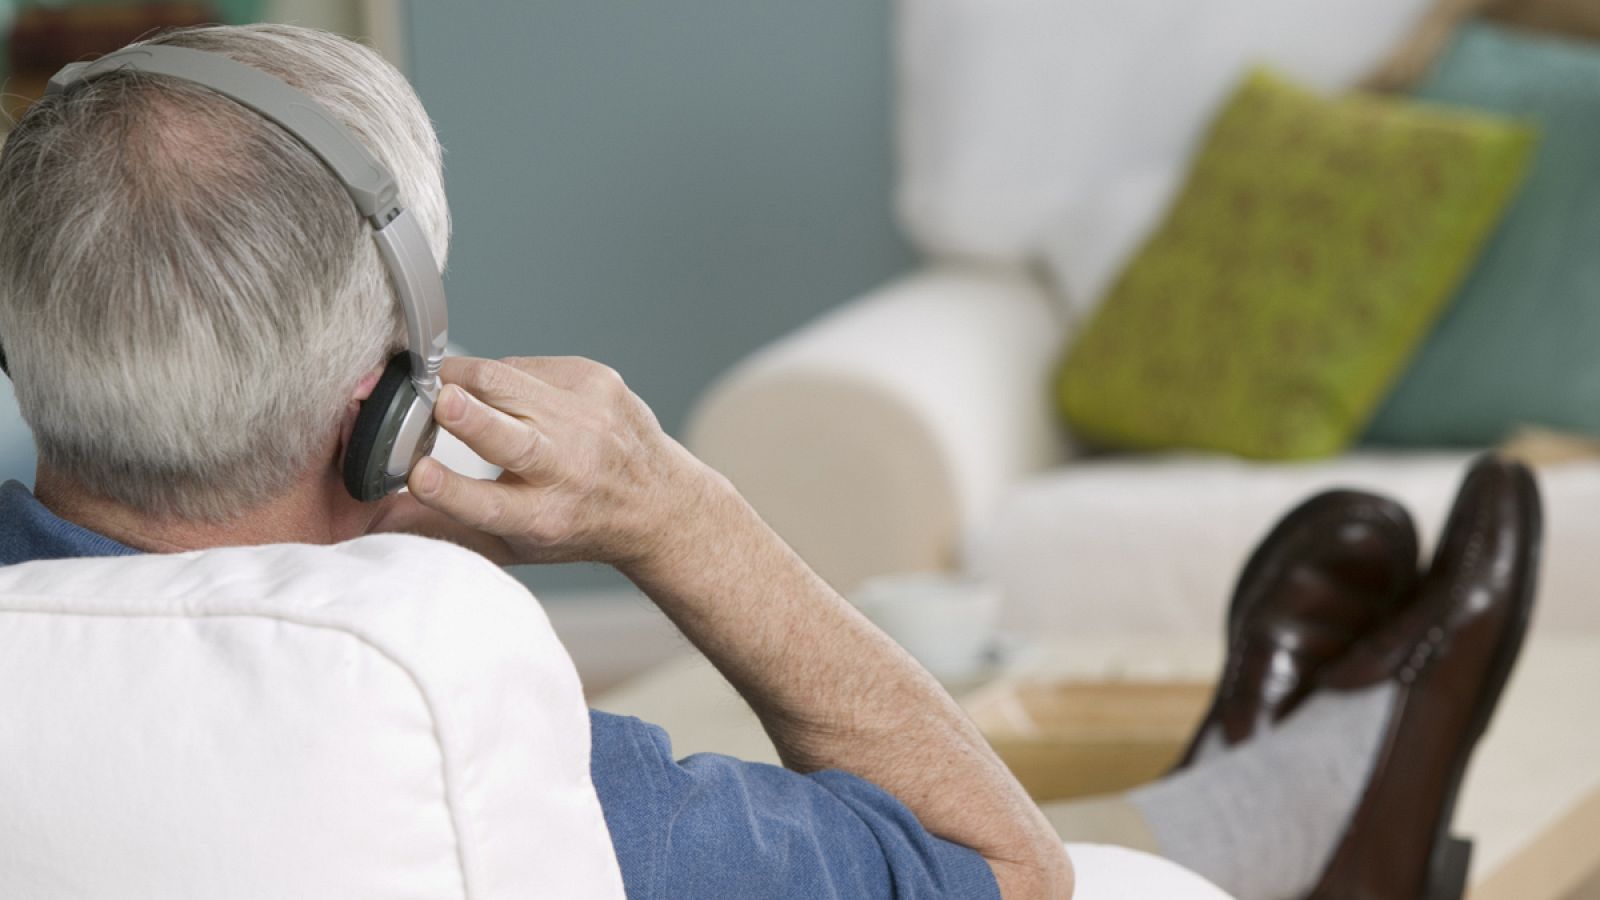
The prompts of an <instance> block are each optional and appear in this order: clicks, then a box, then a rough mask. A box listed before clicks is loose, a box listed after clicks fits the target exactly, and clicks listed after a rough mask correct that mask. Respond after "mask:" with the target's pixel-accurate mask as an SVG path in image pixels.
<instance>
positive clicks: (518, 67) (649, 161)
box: [409, 0, 911, 589]
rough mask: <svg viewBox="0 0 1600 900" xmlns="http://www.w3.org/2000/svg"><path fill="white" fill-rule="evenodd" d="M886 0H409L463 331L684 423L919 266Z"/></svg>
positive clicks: (454, 323) (552, 576)
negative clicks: (911, 247) (896, 135)
mask: <svg viewBox="0 0 1600 900" xmlns="http://www.w3.org/2000/svg"><path fill="white" fill-rule="evenodd" d="M889 5H890V4H889V2H888V0H868V2H863V0H804V2H795V0H786V2H778V0H517V2H513V0H501V2H482V0H415V2H412V3H410V5H409V17H410V19H409V24H410V26H411V32H412V47H411V48H410V52H409V62H410V69H411V76H412V79H413V81H414V82H415V83H416V86H417V89H418V91H420V92H421V94H422V99H423V101H424V102H425V103H426V104H427V106H428V109H429V111H430V112H431V113H432V115H433V117H434V120H435V121H436V123H437V124H438V128H439V133H440V136H441V138H442V139H443V141H444V143H445V147H446V151H447V155H446V168H447V178H448V185H449V190H450V198H451V206H452V208H453V211H454V213H455V216H456V237H455V241H454V245H453V249H452V251H451V259H450V269H449V273H448V286H449V290H450V297H451V307H450V310H451V336H452V338H453V339H455V340H457V341H460V342H461V343H462V344H464V345H465V346H467V347H468V348H470V349H471V350H472V351H473V352H475V353H478V354H480V355H486V356H499V355H507V354H579V355H583V356H590V357H594V358H596V359H599V360H602V361H604V362H606V363H608V364H610V365H611V366H613V367H614V368H616V369H617V370H618V371H620V372H621V373H622V375H623V376H624V377H625V378H626V379H627V381H628V382H629V384H631V385H632V386H633V388H634V389H635V390H636V391H637V392H638V393H639V394H640V395H641V396H643V397H644V399H645V400H646V401H647V402H649V403H650V405H651V406H652V407H653V408H654V409H655V410H656V412H657V414H658V415H659V416H660V418H661V421H662V423H663V424H664V425H665V426H666V427H667V428H668V429H669V430H671V431H673V432H675V433H677V432H679V431H680V429H681V426H682V425H683V424H684V419H685V416H686V414H687V412H688V411H689V408H690V406H691V404H692V403H693V401H694V399H695V397H696V396H697V395H698V394H699V393H700V392H701V390H702V389H704V388H705V387H706V385H707V384H708V383H709V382H710V381H711V380H712V379H713V378H714V377H715V376H716V375H717V374H718V373H719V372H721V371H723V370H724V369H726V368H727V367H728V366H730V365H732V364H733V363H734V362H735V361H737V360H738V359H739V358H740V357H742V356H743V355H745V354H746V353H748V352H750V351H751V350H753V349H755V348H756V347H758V346H760V345H761V344H762V343H764V342H766V341H768V340H771V339H772V338H775V337H777V336H779V335H781V334H783V333H785V332H787V331H789V330H791V329H793V328H795V327H796V326H798V325H800V324H801V323H803V322H805V321H807V320H808V319H811V318H813V317H814V316H816V315H817V314H818V313H819V312H821V311H823V310H825V309H827V308H829V307H831V306H834V305H836V304H838V303H841V302H843V301H845V300H847V299H849V298H850V297H852V296H854V295H856V294H858V293H860V292H861V291H864V290H866V289H868V288H871V287H872V286H874V285H876V284H878V283H881V282H882V281H883V280H885V279H886V278H889V277H891V276H893V275H895V274H896V273H898V272H900V271H903V270H904V269H906V268H907V267H908V266H909V265H910V264H911V255H910V252H909V251H908V250H907V248H906V247H905V245H904V244H903V243H902V242H901V240H900V238H899V237H898V233H897V231H896V229H895V228H894V226H893V224H892V222H891V218H890V191H891V166H890V153H891V146H890V123H891V108H890V105H889V90H890V56H889V40H890V39H889ZM528 578H529V581H530V583H532V584H534V585H535V587H542V588H545V589H550V588H563V587H573V586H577V585H597V584H600V583H603V582H602V580H601V579H599V578H598V577H597V576H595V575H594V574H593V573H577V574H574V573H570V572H566V573H563V572H559V571H557V572H551V571H545V572H541V573H537V574H531V575H530V576H529V577H528Z"/></svg>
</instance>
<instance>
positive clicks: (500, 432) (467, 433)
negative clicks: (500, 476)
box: [433, 384, 549, 481]
mask: <svg viewBox="0 0 1600 900" xmlns="http://www.w3.org/2000/svg"><path fill="white" fill-rule="evenodd" d="M433 417H434V419H435V420H436V421H438V423H439V424H440V425H442V426H444V427H445V429H446V430H448V431H449V432H450V433H451V434H453V435H455V436H456V437H458V438H460V439H461V441H462V443H464V444H466V445H467V446H468V447H470V448H472V451H473V452H474V453H476V454H478V455H479V456H481V457H483V458H484V459H486V460H488V461H489V462H491V463H494V464H495V465H497V466H499V467H500V468H502V469H505V470H506V471H508V472H514V473H516V474H517V475H518V476H519V477H521V478H523V479H525V480H529V481H537V480H538V474H539V473H538V469H539V467H540V465H541V464H543V463H545V462H546V460H545V455H546V454H545V452H544V451H545V448H546V447H547V446H548V443H549V442H548V440H547V439H546V438H545V437H544V435H542V434H540V433H539V431H538V429H536V428H534V427H533V426H532V425H530V424H528V423H527V422H524V421H522V420H520V419H517V418H514V417H512V416H509V415H507V414H505V413H503V412H501V411H500V410H498V409H495V408H494V407H492V406H490V405H488V404H487V403H484V402H482V401H480V400H478V399H477V398H476V397H474V396H472V395H471V394H469V393H467V391H466V390H464V389H463V388H461V387H460V386H459V385H454V384H447V385H445V386H444V389H443V390H441V391H440V392H439V403H438V405H437V406H435V407H434V411H433Z"/></svg>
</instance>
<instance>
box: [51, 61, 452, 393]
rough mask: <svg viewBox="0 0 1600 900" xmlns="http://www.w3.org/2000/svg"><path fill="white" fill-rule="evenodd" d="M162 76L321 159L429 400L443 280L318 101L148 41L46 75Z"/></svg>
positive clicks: (442, 318) (363, 157)
mask: <svg viewBox="0 0 1600 900" xmlns="http://www.w3.org/2000/svg"><path fill="white" fill-rule="evenodd" d="M120 71H134V72H144V73H149V74H152V75H165V76H168V77H171V78H178V79H181V80H183V81H188V82H191V83H193V84H197V85H199V86H201V87H204V88H209V89H210V90H212V91H215V92H217V93H219V94H221V95H223V96H224V97H227V98H228V99H230V100H233V101H235V102H237V103H239V104H241V105H243V106H245V107H248V108H250V109H252V110H254V111H255V112H257V113H259V114H260V115H262V116H265V117H266V118H268V119H271V120H272V121H273V122H276V123H277V124H278V125H279V126H280V127H282V128H283V129H284V130H285V131H287V132H288V133H289V134H290V135H292V136H293V137H294V138H295V139H296V140H298V141H299V142H300V143H301V144H304V145H305V147H306V148H307V149H308V150H310V151H311V152H312V153H313V154H315V155H316V156H317V158H318V159H320V160H322V162H323V163H324V164H325V165H327V167H328V170H329V171H331V172H332V173H333V174H334V176H335V177H336V178H338V179H339V181H340V183H341V184H343V185H344V188H345V190H346V191H347V192H348V193H349V194H350V199H351V200H352V201H353V202H354V203H355V205H356V209H357V210H358V211H360V213H361V215H362V216H363V217H364V218H365V219H366V220H367V222H368V224H369V225H371V227H372V236H373V240H374V241H376V242H377V245H378V250H379V254H380V255H381V256H382V257H383V261H384V264H385V266H387V267H388V269H389V274H390V276H391V278H390V280H391V281H392V283H393V284H394V287H395V292H396V293H397V294H399V298H400V308H401V311H402V312H403V314H404V316H405V321H406V345H407V351H408V352H409V355H410V357H411V380H412V382H413V383H414V384H415V385H416V387H417V392H418V394H420V395H421V396H422V397H423V398H424V399H426V400H427V401H428V402H429V403H430V405H431V403H432V401H433V399H434V398H435V397H436V396H437V394H438V390H439V365H440V363H441V362H442V361H443V360H444V351H445V343H446V341H447V336H448V321H449V320H448V313H447V310H446V306H445V294H444V281H443V279H442V278H441V277H440V275H439V264H438V261H437V260H435V259H434V256H433V250H432V248H431V247H429V245H428V240H427V236H426V235H424V234H423V232H422V227H421V225H420V224H419V223H418V222H417V221H416V218H415V216H413V215H412V214H411V212H410V211H409V210H406V209H404V208H402V207H401V206H400V205H399V193H400V191H399V187H398V185H397V184H396V182H395V179H394V176H393V175H392V174H390V172H389V170H388V169H387V168H385V167H384V165H383V164H382V163H381V162H379V161H378V158H377V157H376V156H374V155H373V154H372V152H371V151H370V150H368V149H367V148H366V146H365V145H363V144H362V143H361V142H360V141H359V140H357V139H356V137H355V135H353V134H351V133H350V130H349V129H347V128H346V127H345V126H344V125H343V124H342V123H340V122H339V121H337V120H336V119H334V118H333V116H332V115H330V114H329V113H328V111H327V109H326V108H325V107H323V106H322V104H320V103H318V102H317V101H316V100H314V99H312V98H311V97H309V96H307V95H306V94H305V93H304V92H302V91H300V90H297V89H295V88H294V87H291V86H290V85H289V84H287V83H286V82H284V81H283V80H282V79H279V78H276V77H274V76H272V75H270V74H268V73H266V72H263V71H261V70H260V69H257V68H255V67H253V66H249V65H246V64H244V63H241V62H238V61H236V60H234V59H230V58H229V57H226V56H223V55H221V54H217V53H208V52H206V51H204V50H192V49H190V48H188V47H172V46H167V45H164V44H146V45H141V46H138V47H129V48H126V49H123V50H118V51H117V52H115V53H110V54H107V55H106V56H103V57H101V58H100V59H97V60H95V61H94V62H88V63H72V64H70V65H68V66H66V67H65V68H63V69H62V70H61V71H60V72H57V73H56V74H55V76H54V77H53V78H51V79H50V84H49V87H48V89H47V93H49V94H60V93H64V92H66V91H68V90H70V89H71V88H72V87H73V86H74V85H77V84H80V83H82V82H84V81H88V80H91V79H93V78H97V77H100V76H102V75H107V74H110V73H112V72H120Z"/></svg>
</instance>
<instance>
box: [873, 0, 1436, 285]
mask: <svg viewBox="0 0 1600 900" xmlns="http://www.w3.org/2000/svg"><path fill="white" fill-rule="evenodd" d="M1431 5H1432V0H1181V2H1174V0H901V2H900V3H899V4H898V6H897V15H898V22H897V30H898V45H899V46H898V57H899V63H898V67H899V79H898V80H899V87H898V100H897V103H898V109H899V156H900V183H899V208H900V214H901V220H902V222H903V223H904V225H905V227H906V229H907V231H908V232H909V233H910V235H911V236H912V238H913V239H914V240H915V241H916V242H917V243H918V244H919V245H920V246H921V247H922V249H923V250H924V251H926V252H929V253H931V254H933V255H936V256H956V257H964V258H973V257H976V258H979V259H986V260H994V261H1002V262H1017V261H1023V260H1027V259H1030V258H1036V257H1039V256H1041V255H1045V254H1047V253H1050V252H1051V250H1052V248H1051V247H1050V246H1049V245H1050V244H1051V243H1052V242H1055V241H1057V240H1065V241H1067V242H1069V243H1072V244H1073V245H1074V247H1071V248H1069V250H1076V249H1079V248H1082V245H1083V244H1084V243H1086V242H1090V243H1101V242H1110V243H1112V244H1118V243H1120V244H1126V243H1127V242H1129V241H1134V240H1137V239H1138V238H1140V237H1142V233H1140V232H1141V229H1144V228H1146V227H1147V226H1148V225H1149V224H1150V223H1149V221H1148V220H1149V219H1150V218H1152V217H1153V216H1154V215H1156V214H1157V213H1159V211H1160V209H1161V208H1162V207H1163V205H1164V203H1165V201H1166V200H1167V199H1168V198H1169V196H1170V194H1171V192H1172V190H1173V188H1174V187H1175V184H1176V182H1177V180H1178V176H1179V175H1181V172H1182V170H1183V168H1184V167H1185V163H1186V161H1187V158H1188V155H1189V152H1190V150H1191V149H1192V147H1193V146H1195V145H1196V144H1197V143H1198V141H1199V139H1200V137H1201V135H1202V134H1203V131H1204V128H1205V126H1206V123H1207V122H1209V120H1210V117H1211V115H1212V112H1213V111H1214V110H1215V109H1216V108H1217V107H1218V106H1219V105H1220V103H1221V102H1222V101H1223V100H1224V99H1225V98H1226V96H1227V95H1228V93H1229V92H1230V91H1231V90H1232V88H1233V87H1234V85H1235V84H1236V83H1237V81H1238V80H1239V78H1240V76H1241V75H1242V74H1243V73H1244V72H1245V71H1246V70H1247V69H1248V68H1249V67H1250V66H1252V65H1254V64H1257V63H1265V64H1268V65H1271V66H1273V67H1275V68H1277V69H1279V70H1281V71H1283V72H1284V73H1286V74H1288V75H1290V76H1292V77H1295V78H1297V79H1299V80H1301V81H1304V82H1306V83H1308V84H1310V85H1312V86H1315V87H1320V88H1324V89H1333V88H1338V87H1344V86H1348V85H1351V84H1353V83H1355V82H1356V81H1357V80H1359V79H1360V78H1361V77H1362V76H1364V75H1366V74H1367V73H1368V72H1369V71H1370V70H1371V69H1373V68H1375V67H1376V66H1377V65H1378V64H1379V63H1380V62H1381V61H1382V60H1383V59H1384V57H1385V56H1386V55H1387V54H1388V53H1389V52H1390V51H1391V50H1393V49H1394V47H1395V46H1397V45H1398V44H1399V43H1400V41H1401V40H1402V39H1403V38H1404V37H1405V35H1406V34H1407V33H1408V32H1409V31H1410V30H1411V29H1412V28H1413V27H1414V26H1415V25H1416V24H1417V23H1418V22H1419V21H1420V19H1421V17H1422V15H1423V13H1424V12H1425V10H1426V8H1427V7H1429V6H1431ZM1063 229H1065V232H1066V233H1065V235H1064V236H1063V235H1062V234H1061V232H1062V230H1063ZM1125 249H1126V248H1125V247H1120V248H1119V247H1107V248H1105V249H1101V248H1099V247H1098V246H1096V247H1088V248H1083V253H1085V254H1088V255H1096V254H1104V253H1112V255H1115V254H1116V253H1117V252H1122V251H1124V250H1125ZM1070 262H1071V263H1078V261H1077V260H1072V261H1070ZM1093 264H1094V265H1104V263H1101V262H1100V261H1099V260H1098V259H1096V260H1095V261H1094V262H1093ZM1080 265H1081V264H1080ZM1068 268H1069V269H1070V268H1073V266H1072V265H1070V264H1069V266H1068ZM1066 274H1067V275H1068V276H1069V278H1070V276H1072V275H1073V273H1072V272H1070V271H1069V272H1067V273H1066ZM1096 274H1097V277H1100V278H1103V277H1105V276H1104V273H1096ZM1086 277H1087V276H1086ZM1090 280H1093V279H1090ZM1069 286H1072V287H1077V286H1076V285H1069Z"/></svg>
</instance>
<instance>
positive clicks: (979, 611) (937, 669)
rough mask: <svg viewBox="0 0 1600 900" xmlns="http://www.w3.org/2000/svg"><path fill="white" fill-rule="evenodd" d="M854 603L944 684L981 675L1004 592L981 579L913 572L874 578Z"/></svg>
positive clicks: (858, 591) (855, 596)
mask: <svg viewBox="0 0 1600 900" xmlns="http://www.w3.org/2000/svg"><path fill="white" fill-rule="evenodd" d="M850 602H851V603H853V604H855V606H856V608H857V609H859V610H861V613H862V614H863V615H865V616H866V617H867V618H868V619H869V620H871V621H872V623H873V624H874V625H877V626H878V627H879V628H881V629H883V631H884V633H886V634H888V635H889V637H891V638H894V640H895V641H896V642H897V643H898V644H900V646H902V647H904V648H905V649H906V651H907V652H908V653H910V654H911V655H912V656H914V657H916V659H917V661H918V662H920V663H922V665H923V666H925V667H926V668H927V669H928V671H930V672H932V673H933V674H934V676H935V677H936V678H938V679H940V680H941V681H958V680H961V679H966V678H971V677H973V676H974V675H976V674H978V672H979V671H981V670H982V669H983V667H984V665H985V664H986V663H987V662H988V659H989V654H990V651H991V649H992V648H993V645H994V637H995V622H996V620H997V618H998V617H999V614H1000V591H999V589H998V588H996V587H995V586H994V585H993V584H992V583H990V582H988V581H985V580H983V579H979V578H973V577H970V576H964V575H953V574H950V573H945V572H911V573H905V574H899V575H881V576H878V577H876V578H871V579H868V580H867V581H866V582H864V583H863V584H862V585H861V586H860V587H859V588H857V589H856V590H854V591H852V592H851V594H850Z"/></svg>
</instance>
